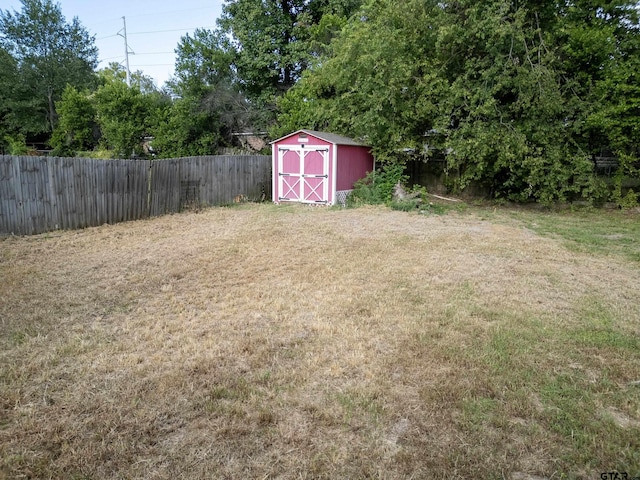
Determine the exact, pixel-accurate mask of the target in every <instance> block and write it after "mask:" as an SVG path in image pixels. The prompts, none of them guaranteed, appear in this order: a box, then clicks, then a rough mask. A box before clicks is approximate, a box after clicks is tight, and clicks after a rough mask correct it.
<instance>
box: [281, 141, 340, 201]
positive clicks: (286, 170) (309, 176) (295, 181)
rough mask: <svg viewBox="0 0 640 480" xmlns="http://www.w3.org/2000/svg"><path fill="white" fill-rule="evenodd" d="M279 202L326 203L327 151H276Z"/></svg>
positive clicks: (310, 148)
mask: <svg viewBox="0 0 640 480" xmlns="http://www.w3.org/2000/svg"><path fill="white" fill-rule="evenodd" d="M278 197H279V200H286V201H290V202H291V201H293V202H302V203H327V202H328V201H329V148H328V147H314V146H309V147H307V148H302V147H298V146H291V147H288V146H287V147H279V148H278Z"/></svg>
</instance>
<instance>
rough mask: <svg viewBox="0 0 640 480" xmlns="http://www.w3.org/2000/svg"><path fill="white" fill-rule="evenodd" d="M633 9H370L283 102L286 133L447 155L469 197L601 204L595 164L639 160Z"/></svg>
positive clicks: (638, 46) (423, 5)
mask: <svg viewBox="0 0 640 480" xmlns="http://www.w3.org/2000/svg"><path fill="white" fill-rule="evenodd" d="M633 7H634V4H633V3H632V2H629V1H622V2H615V4H611V5H609V4H607V5H603V4H601V3H598V2H595V3H594V2H580V3H577V4H572V5H571V7H564V6H559V5H551V4H549V5H547V6H541V5H539V4H534V3H531V2H518V3H513V2H511V3H509V2H504V1H502V0H491V1H487V2H481V3H478V2H473V1H471V0H463V1H460V2H455V3H442V2H436V1H426V2H425V1H422V0H408V1H407V2H403V3H402V5H399V4H397V3H396V2H391V1H390V0H370V1H368V2H367V3H366V4H365V5H364V6H363V7H362V9H361V10H360V12H359V13H358V15H354V16H352V17H351V18H350V20H349V21H348V22H347V23H346V25H345V26H344V27H343V29H342V30H341V33H340V34H339V35H338V36H337V37H336V38H335V39H334V40H333V42H332V43H331V46H330V48H329V50H328V51H327V53H326V55H325V56H324V57H323V58H322V59H321V60H320V61H319V62H318V63H317V64H316V65H315V66H314V67H313V68H311V69H309V70H307V72H306V73H305V74H304V75H303V76H302V78H301V80H300V81H299V82H298V84H297V85H296V86H295V87H294V88H292V89H291V90H290V91H289V92H288V93H287V95H286V96H285V97H284V98H283V99H282V100H281V101H280V102H279V104H278V106H279V123H280V126H281V127H282V129H283V130H288V131H290V130H293V129H295V128H300V127H308V128H318V129H328V130H331V131H336V132H339V133H343V134H346V135H350V136H353V137H361V138H366V140H367V142H368V143H369V144H371V145H372V146H373V150H374V153H376V155H377V157H378V158H379V159H383V160H385V159H390V160H394V159H395V160H398V159H400V157H401V155H400V153H401V152H411V154H412V155H413V157H414V158H416V159H421V158H422V159H428V158H429V157H430V155H433V152H436V151H440V152H446V154H447V157H446V158H447V173H448V175H449V182H450V183H451V184H452V187H453V188H454V189H456V190H464V189H465V188H467V187H469V186H470V185H480V186H482V187H484V188H485V189H487V190H488V191H490V192H491V195H492V196H493V197H495V198H498V199H506V200H512V201H518V202H528V201H537V202H542V203H547V204H548V203H553V202H556V201H566V200H573V199H580V198H587V199H591V200H593V201H594V202H599V201H602V198H604V197H606V195H604V194H603V183H602V182H601V181H599V180H598V179H597V177H596V176H595V175H594V170H593V163H592V161H591V159H592V157H593V156H595V155H596V154H598V153H599V152H600V150H601V149H603V148H607V147H608V148H611V149H612V150H614V151H615V152H616V153H617V154H618V155H622V154H627V155H629V156H631V157H633V158H634V159H637V158H638V156H637V155H638V148H637V145H638V144H639V143H640V142H639V140H640V138H638V133H639V132H640V130H639V128H638V125H640V122H638V114H639V112H640V108H639V106H640V103H639V102H640V100H638V99H640V94H639V93H638V92H640V81H639V80H640V78H639V77H638V75H637V72H638V65H640V56H639V53H640V40H639V34H638V28H637V27H638V18H637V12H636V10H635V9H634V8H633ZM345 66H348V68H345ZM278 133H282V131H279V132H278ZM634 162H635V160H634V161H632V162H629V163H628V165H631V164H634ZM625 175H626V176H627V177H628V176H632V177H633V178H638V172H637V171H633V170H631V169H629V168H627V169H626V170H625Z"/></svg>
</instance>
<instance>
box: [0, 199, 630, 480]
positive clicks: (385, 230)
mask: <svg viewBox="0 0 640 480" xmlns="http://www.w3.org/2000/svg"><path fill="white" fill-rule="evenodd" d="M531 215H532V216H535V215H536V214H531ZM593 215H594V218H595V216H597V215H605V213H602V212H600V213H594V214H593ZM528 218H529V220H531V218H533V217H528ZM563 218H566V217H565V216H560V215H559V216H557V221H558V222H561V221H563V220H562V219H563ZM636 220H638V219H637V218H636ZM553 221H556V220H553ZM551 223H553V222H551ZM525 224H527V223H526V222H523V221H522V219H520V218H517V217H514V216H513V215H512V214H510V213H509V212H500V211H497V212H493V211H492V210H482V209H477V210H476V209H469V210H467V211H464V212H450V213H448V214H445V215H440V216H436V215H420V214H417V213H404V212H394V211H391V210H388V209H386V208H360V209H354V210H335V209H313V208H305V207H276V206H273V205H244V206H240V207H237V208H213V209H209V210H206V211H204V212H200V213H185V214H180V215H173V216H166V217H162V218H155V219H151V220H146V221H138V222H131V223H125V224H120V225H112V226H108V225H105V226H102V227H97V228H89V229H86V230H81V231H71V232H53V233H51V234H43V235H38V236H33V237H23V238H13V237H12V238H5V239H0V478H71V479H85V478H86V479H107V478H109V479H111V478H122V479H125V478H126V479H136V478H139V479H142V478H151V479H174V478H184V479H195V478H260V479H267V478H272V479H275V478H283V479H288V478H296V479H297V478H385V479H392V478H434V479H440V478H442V479H444V478H446V479H451V478H511V479H535V478H553V479H561V478H590V479H594V478H600V473H601V472H610V471H618V472H625V473H627V474H628V476H629V478H631V477H632V476H635V475H640V322H639V319H640V268H638V267H639V266H640V263H638V262H637V261H633V260H631V259H629V258H627V257H625V256H624V255H622V254H621V255H618V254H616V255H607V254H606V253H598V252H595V253H594V252H593V251H591V252H585V251H579V250H576V249H572V248H569V247H568V246H567V244H566V243H565V242H564V241H563V240H562V239H561V238H553V237H550V236H548V235H546V234H545V235H544V236H542V235H539V234H537V233H535V229H530V228H526V226H525ZM588 224H589V220H588V219H587V220H586V221H585V225H587V227H586V228H588ZM612 238H613V237H612ZM637 245H638V244H637V242H636V243H635V246H634V245H630V246H629V248H631V249H632V248H637ZM625 248H626V247H625ZM632 253H633V252H632Z"/></svg>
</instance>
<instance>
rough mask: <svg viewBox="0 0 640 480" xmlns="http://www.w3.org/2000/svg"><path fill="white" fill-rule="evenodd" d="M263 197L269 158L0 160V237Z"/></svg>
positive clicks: (268, 186)
mask: <svg viewBox="0 0 640 480" xmlns="http://www.w3.org/2000/svg"><path fill="white" fill-rule="evenodd" d="M263 192H264V193H265V194H266V196H267V198H270V195H271V157H270V156H264V155H254V156H206V157H189V158H177V159H168V160H153V161H152V160H97V159H88V158H58V157H16V156H0V234H16V235H25V234H27V235H28V234H36V233H42V232H47V231H51V230H58V229H74V228H83V227H90V226H96V225H102V224H104V223H117V222H123V221H127V220H137V219H140V218H146V217H149V216H157V215H164V214H166V213H173V212H179V211H181V210H182V209H184V208H185V207H187V206H191V205H220V204H224V203H230V202H231V201H232V200H233V198H234V196H236V195H239V194H242V195H245V196H246V197H247V198H249V199H259V198H260V197H261V195H262V193H263Z"/></svg>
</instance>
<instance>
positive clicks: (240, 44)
mask: <svg viewBox="0 0 640 480" xmlns="http://www.w3.org/2000/svg"><path fill="white" fill-rule="evenodd" d="M361 3H362V1H361V0H311V1H309V0H230V1H228V2H227V3H226V4H225V5H224V7H223V15H222V18H221V20H220V22H219V24H220V27H221V29H222V31H223V32H224V33H225V34H228V35H230V36H231V38H232V44H231V46H232V52H233V54H234V58H233V66H234V69H235V71H236V72H237V76H238V81H239V83H240V86H241V90H242V92H243V93H244V94H245V95H246V96H247V97H248V98H249V99H250V101H251V102H252V105H253V108H254V109H259V110H262V116H263V117H264V118H265V119H269V120H270V119H271V118H272V117H273V116H274V112H275V102H276V99H277V98H278V97H280V96H282V95H284V94H285V93H286V92H287V91H288V90H289V89H290V88H291V87H293V85H295V84H296V82H297V81H298V80H299V79H300V77H301V75H302V73H303V72H304V70H306V68H307V67H308V66H309V64H310V61H311V60H312V59H314V58H317V57H318V56H319V55H320V53H321V52H323V51H324V49H325V48H326V46H327V45H328V43H329V42H330V41H331V39H332V38H333V37H334V36H335V35H336V34H337V31H339V30H340V29H341V28H342V26H343V25H344V24H345V23H346V19H347V18H349V16H350V15H351V14H352V13H353V12H355V11H356V10H357V8H358V7H359V6H360V4H361ZM263 126H265V125H263Z"/></svg>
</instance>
